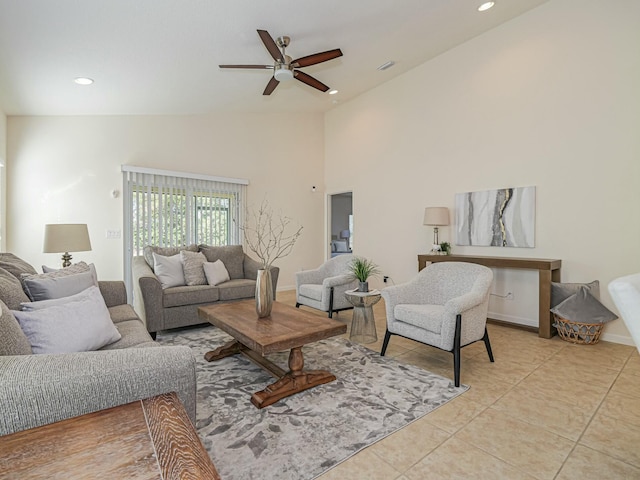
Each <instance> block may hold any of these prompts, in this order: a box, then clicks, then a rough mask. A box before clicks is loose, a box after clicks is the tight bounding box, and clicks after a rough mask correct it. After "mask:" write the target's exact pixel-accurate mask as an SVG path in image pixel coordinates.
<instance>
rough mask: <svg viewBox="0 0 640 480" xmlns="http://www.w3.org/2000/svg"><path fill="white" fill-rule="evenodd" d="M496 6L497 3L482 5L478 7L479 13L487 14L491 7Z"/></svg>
mask: <svg viewBox="0 0 640 480" xmlns="http://www.w3.org/2000/svg"><path fill="white" fill-rule="evenodd" d="M495 4H496V2H484V3H483V4H482V5H480V6H479V7H478V11H479V12H486V11H487V10H489V9H490V8H491V7H493V6H494V5H495Z"/></svg>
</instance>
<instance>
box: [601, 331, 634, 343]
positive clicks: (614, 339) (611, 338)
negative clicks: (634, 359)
mask: <svg viewBox="0 0 640 480" xmlns="http://www.w3.org/2000/svg"><path fill="white" fill-rule="evenodd" d="M600 340H603V341H605V342H611V343H619V344H621V345H629V346H630V347H635V346H636V344H635V342H634V341H633V339H632V338H631V337H625V336H624V335H616V334H615V333H606V332H602V335H601V336H600Z"/></svg>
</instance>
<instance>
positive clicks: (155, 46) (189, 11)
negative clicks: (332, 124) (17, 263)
mask: <svg viewBox="0 0 640 480" xmlns="http://www.w3.org/2000/svg"><path fill="white" fill-rule="evenodd" d="M482 1H483V0H401V1H399V0H348V1H347V0H325V1H323V2H309V1H304V0H268V1H267V0H252V1H249V0H0V109H1V110H3V111H4V112H5V113H6V114H7V115H116V114H125V115H136V114H198V113H209V112H214V111H236V112H266V111H268V112H324V111H327V110H329V109H330V108H332V106H334V105H335V102H338V103H339V102H344V101H346V100H348V99H350V98H353V97H355V96H357V95H359V94H361V93H363V92H365V91H367V90H369V89H371V88H373V87H375V86H377V85H379V84H381V83H383V82H385V81H387V80H389V79H391V78H393V77H395V76H397V75H400V74H402V73H403V72H406V71H407V70H409V69H411V68H413V67H415V66H417V65H419V64H421V63H424V62H425V61H427V60H429V59H431V58H433V57H435V56H437V55H439V54H440V53H442V52H444V51H446V50H449V49H451V48H453V47H455V46H456V45H459V44H461V43H463V42H465V41H467V40H469V39H471V38H473V37H475V36H477V35H479V34H481V33H483V32H485V31H487V30H489V29H491V28H493V27H495V26H497V25H499V24H501V23H504V22H506V21H508V20H510V19H512V18H514V17H516V16H518V15H520V14H521V13H523V12H525V11H527V10H529V9H531V8H534V7H536V6H538V5H540V4H542V3H545V1H547V0H497V1H496V5H495V7H494V8H492V9H491V10H489V11H487V12H484V13H479V12H478V11H477V7H478V6H479V5H480V3H482ZM256 29H264V30H268V31H269V33H270V34H271V35H272V36H273V37H274V38H276V37H278V36H281V35H288V36H290V37H291V44H290V46H289V48H288V49H287V53H288V54H289V55H291V56H292V57H293V58H297V57H302V56H305V55H309V54H312V53H316V52H320V51H325V50H330V49H334V48H341V49H342V52H343V53H344V56H343V57H340V58H338V59H335V60H331V61H329V62H326V63H322V64H319V65H315V66H311V67H306V68H304V69H303V71H304V72H305V73H308V74H310V75H312V76H314V77H316V78H317V79H318V80H320V81H321V82H323V83H325V84H327V85H328V86H330V87H331V88H335V89H338V90H339V93H338V94H337V95H334V96H331V95H328V94H326V93H321V92H319V91H316V90H314V89H312V88H311V87H308V86H306V85H303V84H302V83H300V82H295V81H294V82H287V83H281V84H280V85H279V86H278V88H277V89H276V91H275V92H274V93H273V94H272V95H271V96H263V95H262V91H263V90H264V87H265V86H266V84H267V82H268V81H269V78H270V75H271V71H269V70H264V71H263V70H220V69H219V68H218V64H221V63H223V64H234V63H240V64H269V63H272V60H271V57H270V55H269V53H268V52H267V50H266V48H265V47H264V45H263V44H262V42H261V41H260V38H259V37H258V34H257V33H256ZM389 60H393V61H395V62H396V64H395V66H394V67H392V68H390V69H388V70H385V71H379V70H377V67H378V66H379V65H381V64H383V63H385V62H387V61H389ZM80 76H84V77H90V78H92V79H94V80H95V83H94V84H93V85H91V86H85V87H83V86H78V85H76V84H75V83H74V82H73V79H74V78H76V77H80Z"/></svg>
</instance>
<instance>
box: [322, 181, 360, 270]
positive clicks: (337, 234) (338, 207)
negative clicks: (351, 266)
mask: <svg viewBox="0 0 640 480" xmlns="http://www.w3.org/2000/svg"><path fill="white" fill-rule="evenodd" d="M327 210H328V213H329V214H328V215H327V221H328V223H327V232H328V236H329V238H328V242H327V244H328V258H332V257H335V256H338V255H344V254H347V253H352V252H353V249H354V236H353V192H340V193H333V194H329V195H328V209H327Z"/></svg>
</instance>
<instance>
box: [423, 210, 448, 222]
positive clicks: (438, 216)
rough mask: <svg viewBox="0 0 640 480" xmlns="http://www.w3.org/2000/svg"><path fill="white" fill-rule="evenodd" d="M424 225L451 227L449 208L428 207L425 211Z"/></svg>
mask: <svg viewBox="0 0 640 480" xmlns="http://www.w3.org/2000/svg"><path fill="white" fill-rule="evenodd" d="M423 224H424V225H430V226H443V225H449V209H448V208H447V207H427V208H425V209H424V222H423Z"/></svg>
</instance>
